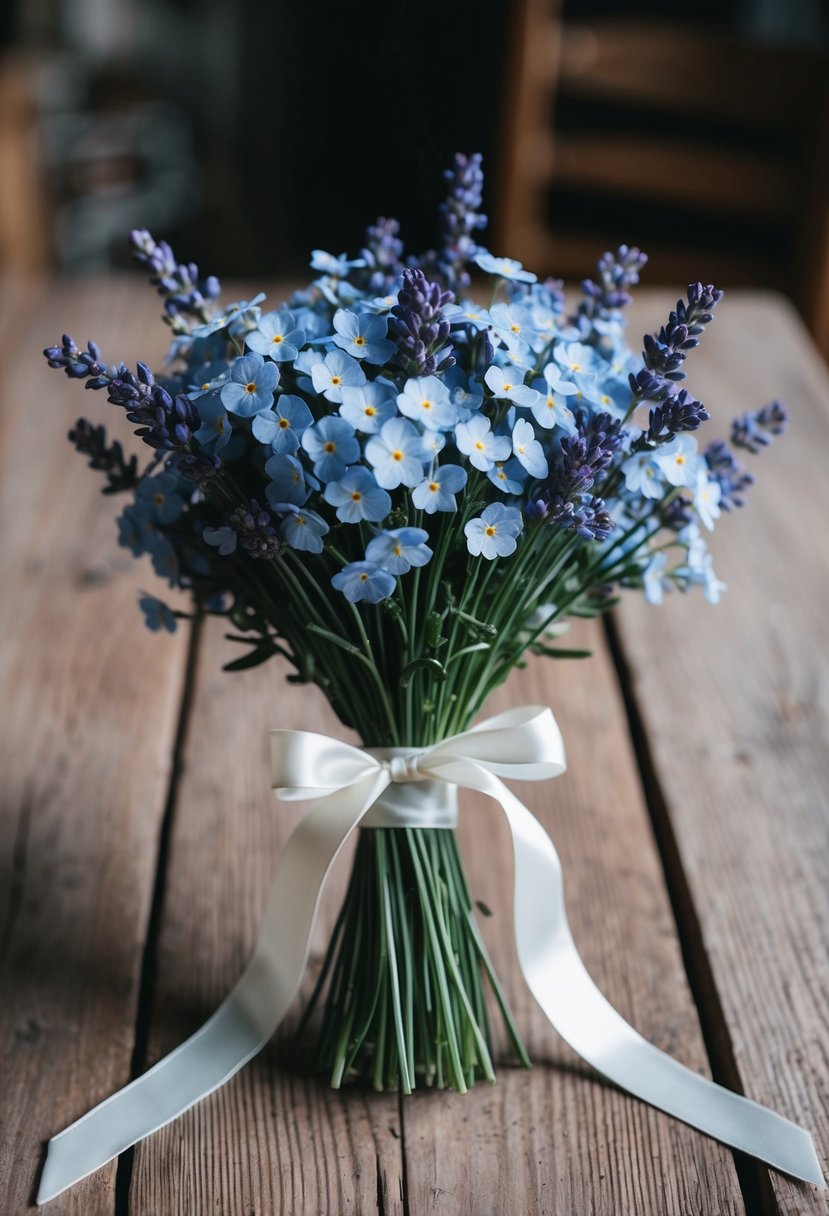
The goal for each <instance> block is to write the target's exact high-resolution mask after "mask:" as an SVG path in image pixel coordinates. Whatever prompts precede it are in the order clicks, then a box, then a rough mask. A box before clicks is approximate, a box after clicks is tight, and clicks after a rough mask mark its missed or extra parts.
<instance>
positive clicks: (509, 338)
mask: <svg viewBox="0 0 829 1216" xmlns="http://www.w3.org/2000/svg"><path fill="white" fill-rule="evenodd" d="M490 319H491V321H492V328H493V329H494V330H495V333H496V334H497V335H498V337H499V338H501V339H503V341H505V342H515V341H517V340H518V339H521V340H522V341H524V342H526V343H531V342H532V341H533V339H534V338H535V337H536V334H537V333H538V330H537V329H536V326H535V323H534V320H533V314H532V312H531V311H530V309H529V308H526V307H523V306H522V305H520V304H495V305H493V307H492V311H491V312H490Z"/></svg>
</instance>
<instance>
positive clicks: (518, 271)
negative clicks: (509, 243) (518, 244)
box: [472, 249, 538, 283]
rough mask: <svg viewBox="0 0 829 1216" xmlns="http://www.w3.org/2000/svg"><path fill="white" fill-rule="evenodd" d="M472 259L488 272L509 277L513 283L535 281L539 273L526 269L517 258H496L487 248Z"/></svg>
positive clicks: (500, 276) (503, 277) (501, 276)
mask: <svg viewBox="0 0 829 1216" xmlns="http://www.w3.org/2000/svg"><path fill="white" fill-rule="evenodd" d="M472 261H473V262H474V263H475V265H476V266H480V268H481V270H483V271H485V272H486V274H495V275H498V277H499V278H501V279H509V280H510V282H512V283H534V282H535V281H536V278H537V277H538V276H537V275H534V274H533V272H532V271H531V270H525V269H524V267H523V266H522V265H521V263H520V262H517V261H516V260H515V258H496V257H493V256H492V254H491V253H487V251H486V250H485V249H480V250H479V251H478V252H477V253H476V254H475V256H474V257H473V259H472Z"/></svg>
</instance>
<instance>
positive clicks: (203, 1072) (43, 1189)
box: [36, 772, 388, 1204]
mask: <svg viewBox="0 0 829 1216" xmlns="http://www.w3.org/2000/svg"><path fill="white" fill-rule="evenodd" d="M387 784H388V776H387V774H385V773H383V772H379V773H377V774H375V775H373V776H372V777H371V778H370V779H367V780H363V781H361V782H359V783H357V784H355V785H353V786H349V787H347V788H345V789H341V790H337V791H335V792H334V793H332V794H329V795H327V796H326V797H324V798H321V799H319V801H317V802H315V803H314V805H313V806H312V807H311V808H310V809H309V810H308V812H307V813H306V815H305V817H304V818H303V819H302V820H301V821H300V823H299V824H298V825H297V827H296V828H295V829H294V831H293V833H292V834H291V837H290V839H289V841H288V844H287V845H286V847H285V852H284V854H283V857H282V861H281V864H280V866H279V869H278V870H277V873H276V876H275V878H274V881H273V885H272V887H271V893H270V897H269V900H268V906H267V909H266V912H265V919H264V922H263V924H262V928H261V930H260V933H259V939H258V941H257V944H256V949H255V951H254V954H253V957H252V959H251V961H250V963H249V964H248V967H247V969H246V970H245V972H244V974H243V975H242V977H241V979H240V980H239V982H238V983H237V985H236V987H235V988H234V989H233V991H232V992H231V994H230V996H229V997H228V998H227V1000H225V1001H224V1002H223V1004H222V1005H220V1006H219V1008H218V1009H217V1010H216V1012H215V1013H214V1014H213V1016H212V1017H211V1018H210V1019H209V1020H208V1021H207V1022H205V1024H204V1026H202V1027H201V1029H200V1030H197V1031H196V1033H195V1034H194V1035H192V1036H191V1037H190V1038H189V1039H187V1040H186V1041H185V1042H184V1043H182V1044H181V1045H180V1046H179V1047H177V1048H176V1049H175V1050H174V1051H173V1052H171V1053H170V1055H168V1056H165V1057H164V1059H162V1060H160V1061H159V1062H158V1063H157V1064H155V1065H154V1066H153V1067H152V1068H151V1069H149V1071H148V1072H145V1073H144V1074H143V1075H142V1076H140V1077H138V1078H137V1079H136V1080H135V1081H132V1082H131V1083H130V1084H129V1085H127V1086H125V1088H124V1089H121V1090H119V1091H118V1092H117V1093H115V1094H113V1095H112V1096H111V1097H109V1098H107V1099H106V1100H105V1101H103V1102H101V1103H100V1105H98V1106H96V1107H94V1108H93V1109H92V1110H91V1111H89V1113H88V1114H86V1115H83V1116H82V1118H80V1119H78V1120H77V1122H75V1123H73V1124H72V1125H71V1126H70V1127H67V1128H66V1129H65V1131H62V1132H60V1133H59V1134H58V1135H57V1136H54V1137H53V1138H52V1139H51V1140H50V1141H49V1146H48V1150H47V1156H46V1162H45V1165H44V1167H43V1174H42V1177H41V1180H40V1187H39V1189H38V1194H37V1201H36V1202H37V1203H38V1204H41V1203H46V1202H47V1201H48V1200H50V1199H54V1198H55V1196H56V1195H59V1194H60V1193H61V1192H62V1191H65V1190H66V1188H67V1187H70V1186H72V1185H73V1184H74V1183H75V1182H79V1181H80V1180H81V1178H85V1177H86V1176H87V1174H91V1173H92V1172H93V1171H94V1170H97V1169H99V1168H100V1167H101V1166H102V1165H105V1164H106V1163H107V1161H111V1160H112V1158H113V1157H116V1156H117V1155H118V1154H119V1153H121V1152H123V1151H124V1150H125V1149H127V1148H129V1147H130V1145H132V1144H136V1143H137V1142H138V1141H139V1140H143V1138H144V1137H145V1136H149V1135H150V1134H151V1133H152V1132H155V1131H158V1130H159V1128H162V1127H164V1126H165V1125H166V1124H167V1123H170V1122H172V1120H173V1119H176V1118H177V1117H178V1116H179V1115H181V1114H183V1113H184V1111H186V1110H187V1109H188V1108H189V1107H191V1106H194V1105H195V1104H196V1103H197V1102H199V1101H200V1100H201V1099H202V1098H204V1097H206V1096H207V1095H208V1094H210V1093H212V1092H213V1090H215V1089H218V1088H219V1087H220V1086H221V1085H223V1084H224V1083H225V1081H227V1080H229V1078H230V1077H232V1076H233V1074H234V1073H235V1072H238V1071H239V1069H240V1068H242V1066H243V1065H244V1064H246V1063H247V1062H248V1060H250V1059H251V1058H252V1057H253V1056H255V1055H256V1054H257V1052H259V1051H260V1050H261V1049H262V1047H264V1045H265V1044H266V1043H267V1041H268V1040H269V1039H270V1038H271V1036H272V1035H273V1033H274V1031H275V1030H276V1028H277V1026H278V1025H279V1023H280V1022H281V1021H282V1019H283V1017H284V1016H285V1014H286V1012H287V1011H288V1007H289V1006H290V1004H291V1002H292V1001H293V999H294V997H295V996H296V993H297V991H298V990H299V986H300V983H301V981H302V976H303V973H304V971H305V966H306V962H307V959H308V951H309V947H310V940H311V934H312V932H313V927H314V921H315V919H316V914H317V907H318V904H319V898H320V894H321V891H322V888H323V885H324V883H325V879H326V876H327V874H328V871H329V869H330V868H331V865H332V864H333V861H334V859H335V857H336V856H337V854H338V853H339V851H340V849H341V848H342V846H343V845H344V844H345V841H346V840H347V839H348V837H349V836H350V835H351V833H352V832H353V830H354V829H355V828H356V827H357V825H358V824H359V822H360V820H361V819H362V817H363V815H365V813H366V812H367V811H368V809H369V808H370V807H371V805H372V803H373V802H374V801H375V799H376V798H377V797H379V795H380V794H381V793H382V791H383V789H384V788H385V786H386V785H387Z"/></svg>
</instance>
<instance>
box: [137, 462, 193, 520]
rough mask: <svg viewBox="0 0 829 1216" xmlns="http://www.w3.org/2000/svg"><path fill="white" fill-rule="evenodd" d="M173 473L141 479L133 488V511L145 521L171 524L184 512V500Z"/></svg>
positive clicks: (177, 480) (176, 477)
mask: <svg viewBox="0 0 829 1216" xmlns="http://www.w3.org/2000/svg"><path fill="white" fill-rule="evenodd" d="M179 485H180V483H179V479H178V476H177V475H176V474H175V473H159V474H158V475H157V476H156V477H142V478H141V480H140V481H139V483H138V485H137V486H136V487H135V510H136V511H137V512H138V514H139V515H143V516H144V518H145V519H149V520H152V521H153V522H154V523H158V524H172V523H175V521H176V520H177V519H178V518H179V516H180V515H181V513H182V511H183V510H184V499H183V498H182V497H181V494H179V493H178V490H179Z"/></svg>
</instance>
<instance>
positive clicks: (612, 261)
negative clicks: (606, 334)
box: [579, 245, 648, 321]
mask: <svg viewBox="0 0 829 1216" xmlns="http://www.w3.org/2000/svg"><path fill="white" fill-rule="evenodd" d="M647 260H648V255H647V254H646V253H642V251H641V250H640V249H637V248H636V246H635V245H634V246H632V247H631V246H628V245H620V246H619V248H618V249H617V250H616V252H615V253H604V254H602V256H601V258H600V259H599V263H598V267H597V269H598V271H599V281H598V283H596V282H594V281H593V279H584V280H583V282H582V285H581V289H582V292H583V293H584V295H585V297H586V298H585V299H584V300H582V302H581V304H580V305H579V316H581V317H587V318H589V319H590V320H591V321H593V320H602V321H605V320H611V319H613V317H614V316H615V315H616V314H618V313H619V312H620V311H621V309H623V308H624V307H625V305H626V304H629V303H630V301H631V298H632V297H631V295H630V291H629V288H631V287H635V286H636V284H637V283H638V282H639V271H640V270H641V269H642V267H643V266H644V265H645V263H646V262H647Z"/></svg>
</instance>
